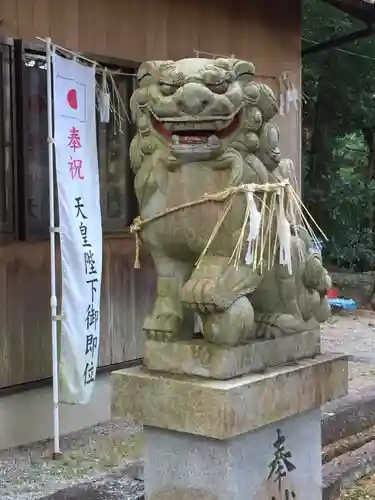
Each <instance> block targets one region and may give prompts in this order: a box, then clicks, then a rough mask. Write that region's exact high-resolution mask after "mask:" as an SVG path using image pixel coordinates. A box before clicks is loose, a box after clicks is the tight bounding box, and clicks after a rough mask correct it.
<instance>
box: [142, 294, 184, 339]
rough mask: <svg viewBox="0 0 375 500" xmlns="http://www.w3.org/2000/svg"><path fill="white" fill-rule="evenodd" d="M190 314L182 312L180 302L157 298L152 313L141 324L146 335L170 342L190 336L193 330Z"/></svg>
mask: <svg viewBox="0 0 375 500" xmlns="http://www.w3.org/2000/svg"><path fill="white" fill-rule="evenodd" d="M193 323H194V318H193V315H192V314H184V313H183V310H182V307H181V304H180V303H179V302H177V301H174V300H171V299H169V298H166V297H161V298H158V299H157V300H156V302H155V306H154V309H153V311H152V313H151V314H150V315H149V316H147V318H146V321H145V323H144V325H143V330H144V332H145V334H146V337H147V338H148V339H150V340H158V341H160V342H172V341H173V340H181V339H184V338H187V337H189V336H190V337H191V336H192V334H193V330H194V324H193Z"/></svg>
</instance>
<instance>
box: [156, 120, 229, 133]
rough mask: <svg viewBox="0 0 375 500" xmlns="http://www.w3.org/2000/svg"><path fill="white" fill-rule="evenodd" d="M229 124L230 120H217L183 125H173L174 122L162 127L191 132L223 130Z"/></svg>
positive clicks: (166, 123) (164, 123)
mask: <svg viewBox="0 0 375 500" xmlns="http://www.w3.org/2000/svg"><path fill="white" fill-rule="evenodd" d="M230 124H231V120H217V121H215V122H208V121H207V122H204V121H202V122H194V123H189V122H184V123H174V122H163V126H164V128H165V129H166V130H169V131H175V132H183V131H185V130H186V131H192V130H208V131H210V130H211V131H214V130H223V129H225V128H227V127H228V126H229V125H230Z"/></svg>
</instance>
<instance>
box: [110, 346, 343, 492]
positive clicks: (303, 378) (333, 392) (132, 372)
mask: <svg viewBox="0 0 375 500" xmlns="http://www.w3.org/2000/svg"><path fill="white" fill-rule="evenodd" d="M112 377H113V408H112V410H113V416H114V417H121V418H124V419H127V420H133V421H136V422H138V423H141V424H144V425H145V437H146V448H145V491H146V499H147V500H292V499H297V500H319V499H321V442H320V439H321V438H320V436H321V432H320V411H319V408H320V406H321V405H323V404H325V403H327V402H328V401H330V400H332V399H336V398H338V397H341V396H343V395H345V394H346V392H347V378H348V377H347V359H346V357H342V356H335V355H318V356H316V357H315V358H314V359H305V360H301V361H298V362H295V363H294V364H292V365H289V366H283V367H278V368H272V369H270V370H269V371H267V372H265V373H263V374H256V375H243V376H240V377H237V378H234V379H230V380H212V379H204V378H199V377H194V376H186V375H172V374H171V375H169V374H166V373H164V374H162V373H157V372H151V371H147V370H146V369H145V368H131V369H128V370H121V371H118V372H114V373H113V374H112Z"/></svg>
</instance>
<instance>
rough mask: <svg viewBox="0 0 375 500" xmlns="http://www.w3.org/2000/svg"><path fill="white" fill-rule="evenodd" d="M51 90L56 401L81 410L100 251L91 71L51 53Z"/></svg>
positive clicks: (93, 336) (89, 384)
mask: <svg viewBox="0 0 375 500" xmlns="http://www.w3.org/2000/svg"><path fill="white" fill-rule="evenodd" d="M53 89H54V103H53V104H54V106H53V107H54V130H55V137H54V144H55V152H56V177H57V186H58V194H59V226H60V241H61V259H62V315H63V319H62V321H61V348H60V360H59V378H60V388H61V389H60V400H61V401H63V402H67V403H72V404H85V403H87V402H88V401H89V400H90V397H91V394H92V391H93V387H94V383H95V377H96V369H97V364H98V353H99V339H100V292H101V279H102V245H103V242H102V225H101V211H100V190H99V171H98V155H97V144H96V121H95V120H96V117H95V69H94V67H86V66H83V65H82V64H80V63H78V62H76V61H71V60H68V59H65V58H62V57H60V56H57V55H55V56H54V58H53Z"/></svg>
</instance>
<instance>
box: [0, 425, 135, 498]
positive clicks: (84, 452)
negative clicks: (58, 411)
mask: <svg viewBox="0 0 375 500" xmlns="http://www.w3.org/2000/svg"><path fill="white" fill-rule="evenodd" d="M61 449H62V451H63V457H62V458H61V459H59V460H52V459H51V442H50V441H46V442H41V443H37V444H35V445H31V446H27V447H26V446H25V447H21V448H15V449H12V450H6V451H2V452H0V499H1V500H14V499H18V500H34V499H41V498H45V499H47V498H48V499H50V500H55V499H56V500H65V499H67V500H68V499H69V500H70V499H73V498H74V499H82V500H83V499H85V500H86V499H87V500H99V499H103V500H104V499H108V500H136V499H138V498H139V497H140V491H141V489H142V486H141V485H140V483H139V481H136V480H134V479H131V478H130V477H129V476H128V475H127V474H126V470H127V468H128V467H129V464H131V463H136V462H137V461H139V458H140V457H141V455H142V435H141V433H140V430H139V429H138V428H134V427H129V426H127V425H125V424H124V423H122V422H113V421H112V422H107V423H105V424H103V425H98V426H95V427H92V428H90V429H86V430H84V431H82V432H80V433H75V434H72V435H70V436H67V437H66V438H64V439H62V443H61ZM60 490H63V492H61V493H60V494H59V495H58V496H56V495H55V493H56V492H57V491H60ZM104 491H106V492H107V494H106V496H104V495H103V492H104ZM74 493H75V496H74V495H73V496H72V494H74ZM78 493H79V494H78ZM64 495H65V496H64Z"/></svg>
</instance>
